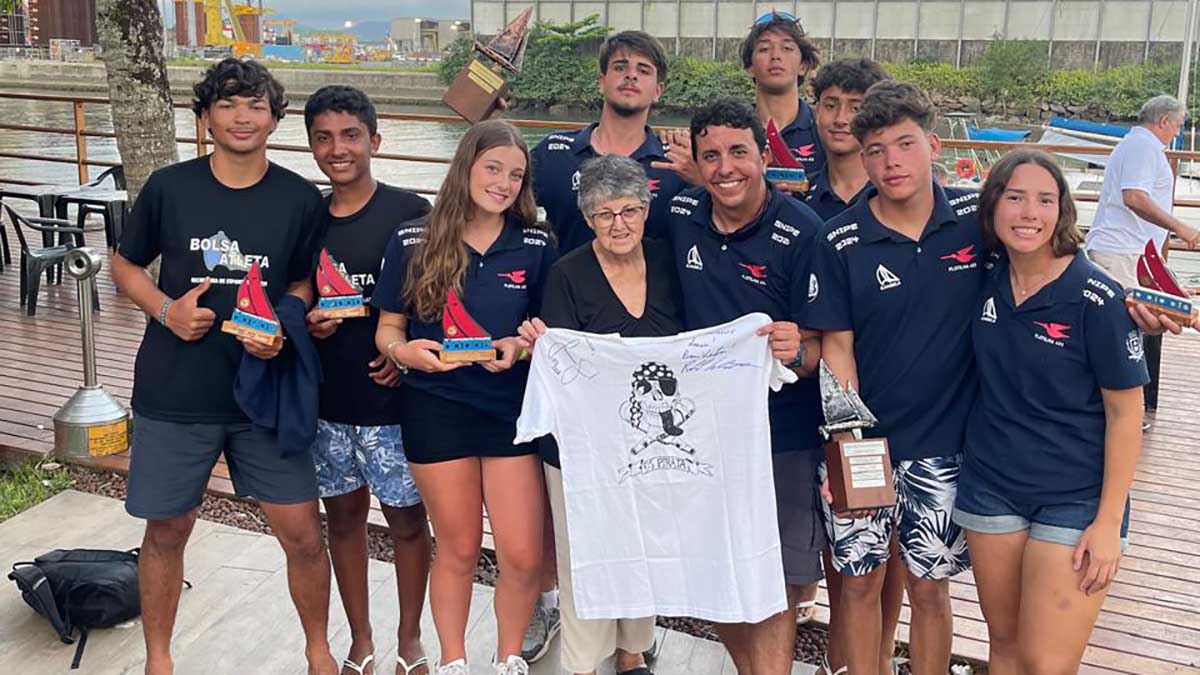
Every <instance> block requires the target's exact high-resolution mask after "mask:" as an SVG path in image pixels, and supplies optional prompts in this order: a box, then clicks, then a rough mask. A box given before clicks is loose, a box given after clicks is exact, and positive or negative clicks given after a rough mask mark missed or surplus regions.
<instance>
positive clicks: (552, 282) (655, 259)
mask: <svg viewBox="0 0 1200 675" xmlns="http://www.w3.org/2000/svg"><path fill="white" fill-rule="evenodd" d="M642 246H643V249H644V251H645V256H646V307H645V309H644V310H643V311H642V315H641V316H640V317H635V316H633V315H631V314H630V313H629V311H628V310H626V309H625V305H624V304H623V303H622V302H621V299H620V298H618V297H617V294H616V292H615V291H613V288H612V286H611V285H610V284H609V283H608V278H607V277H605V276H604V270H603V269H601V267H600V261H599V260H598V259H597V258H596V250H595V249H594V248H592V245H591V244H586V245H584V246H580V247H579V248H577V249H575V250H574V251H571V252H570V253H568V254H567V255H565V256H563V257H562V258H561V259H559V261H558V262H557V263H555V264H554V266H553V267H551V268H550V274H549V275H547V277H546V290H545V295H544V296H543V297H542V316H541V319H542V321H544V322H545V323H546V325H547V326H549V327H550V328H569V329H571V330H578V331H583V332H586V333H598V334H602V335H603V334H612V333H617V334H619V335H620V336H621V337H663V336H667V335H675V334H676V333H679V332H680V331H682V330H683V300H682V297H681V293H680V291H679V280H678V279H677V278H676V276H675V269H674V263H673V261H672V259H671V249H670V247H669V246H667V245H666V244H665V243H663V242H659V241H655V240H653V239H646V240H645V241H643V243H642ZM538 445H539V452H540V454H541V455H542V459H543V460H545V461H546V463H547V464H549V465H551V466H554V467H558V466H559V464H558V444H557V443H555V442H554V438H553V437H552V436H545V437H543V438H542V439H540V441H539V444H538Z"/></svg>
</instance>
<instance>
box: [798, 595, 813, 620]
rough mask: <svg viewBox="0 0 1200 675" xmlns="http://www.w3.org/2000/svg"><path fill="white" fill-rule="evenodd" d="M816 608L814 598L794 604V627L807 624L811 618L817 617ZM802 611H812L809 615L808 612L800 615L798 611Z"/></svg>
mask: <svg viewBox="0 0 1200 675" xmlns="http://www.w3.org/2000/svg"><path fill="white" fill-rule="evenodd" d="M816 607H817V601H816V599H815V598H814V599H812V600H805V601H803V602H797V603H796V625H797V626H803V625H804V624H806V623H808V622H809V621H812V620H813V617H815V616H816V615H817V610H816ZM802 609H811V610H813V611H812V612H811V613H808V612H804V613H801V611H800V610H802Z"/></svg>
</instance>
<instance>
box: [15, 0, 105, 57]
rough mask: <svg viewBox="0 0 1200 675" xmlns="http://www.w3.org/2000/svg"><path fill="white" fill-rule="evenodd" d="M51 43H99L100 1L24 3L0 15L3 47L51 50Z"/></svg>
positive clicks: (38, 0) (32, 0) (27, 0)
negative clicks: (97, 34) (47, 48)
mask: <svg viewBox="0 0 1200 675" xmlns="http://www.w3.org/2000/svg"><path fill="white" fill-rule="evenodd" d="M51 40H78V41H79V44H80V45H81V46H83V47H91V46H94V45H95V44H96V0H23V3H22V2H18V3H17V6H16V7H15V8H14V9H13V11H10V12H4V13H0V46H26V47H28V46H33V47H49V46H50V41H51Z"/></svg>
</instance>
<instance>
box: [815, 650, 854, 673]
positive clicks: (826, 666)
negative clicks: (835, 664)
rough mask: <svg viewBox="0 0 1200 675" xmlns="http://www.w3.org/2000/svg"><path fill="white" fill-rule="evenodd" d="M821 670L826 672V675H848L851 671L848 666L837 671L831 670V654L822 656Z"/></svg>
mask: <svg viewBox="0 0 1200 675" xmlns="http://www.w3.org/2000/svg"><path fill="white" fill-rule="evenodd" d="M821 670H823V671H825V673H824V675H846V673H848V672H850V669H849V668H847V667H846V666H842V667H841V668H838V669H837V670H834V669H833V668H831V667H830V666H829V654H822V655H821Z"/></svg>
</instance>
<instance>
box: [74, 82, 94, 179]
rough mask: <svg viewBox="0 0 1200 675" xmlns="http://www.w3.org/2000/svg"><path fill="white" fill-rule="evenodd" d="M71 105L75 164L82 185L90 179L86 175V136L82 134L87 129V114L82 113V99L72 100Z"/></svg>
mask: <svg viewBox="0 0 1200 675" xmlns="http://www.w3.org/2000/svg"><path fill="white" fill-rule="evenodd" d="M71 105H72V107H74V109H75V165H76V166H77V167H78V168H79V184H80V185H83V184H84V183H86V182H88V181H89V180H91V178H90V177H89V176H88V165H87V136H84V135H83V132H84V131H87V116H85V115H84V114H83V101H74V102H72V104H71Z"/></svg>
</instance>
